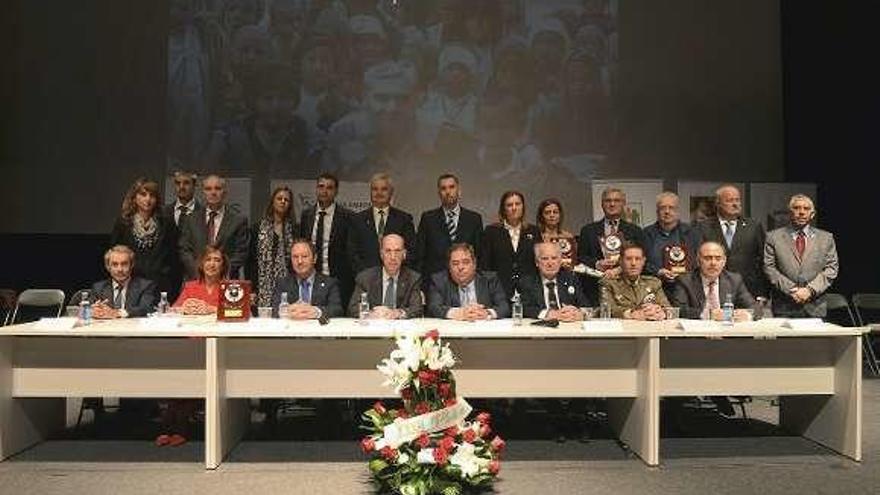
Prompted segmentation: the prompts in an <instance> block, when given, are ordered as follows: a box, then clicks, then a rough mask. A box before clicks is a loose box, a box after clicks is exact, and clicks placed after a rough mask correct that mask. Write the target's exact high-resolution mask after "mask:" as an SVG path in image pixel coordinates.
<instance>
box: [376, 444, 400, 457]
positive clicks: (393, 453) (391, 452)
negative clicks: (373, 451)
mask: <svg viewBox="0 0 880 495" xmlns="http://www.w3.org/2000/svg"><path fill="white" fill-rule="evenodd" d="M379 453H380V454H381V455H382V457H384V458H385V460H386V461H393V460H394V459H397V449H392V448H391V447H389V446H387V445H386V446H384V447H382V450H380V451H379Z"/></svg>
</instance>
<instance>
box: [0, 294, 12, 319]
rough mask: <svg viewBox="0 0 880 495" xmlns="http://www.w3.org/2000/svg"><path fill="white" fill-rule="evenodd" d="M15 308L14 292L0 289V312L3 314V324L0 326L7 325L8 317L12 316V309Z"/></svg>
mask: <svg viewBox="0 0 880 495" xmlns="http://www.w3.org/2000/svg"><path fill="white" fill-rule="evenodd" d="M13 308H15V291H14V290H12V289H0V311H2V312H3V322H2V323H0V326H5V325H6V324H8V323H9V317H10V316H12V309H13Z"/></svg>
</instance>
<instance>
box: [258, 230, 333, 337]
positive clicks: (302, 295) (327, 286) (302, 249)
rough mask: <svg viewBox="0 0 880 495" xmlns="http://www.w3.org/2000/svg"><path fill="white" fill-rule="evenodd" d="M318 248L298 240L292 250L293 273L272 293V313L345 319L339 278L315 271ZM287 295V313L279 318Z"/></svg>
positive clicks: (293, 316) (288, 315)
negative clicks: (316, 249) (279, 305)
mask: <svg viewBox="0 0 880 495" xmlns="http://www.w3.org/2000/svg"><path fill="white" fill-rule="evenodd" d="M316 259H317V256H316V254H315V248H314V247H313V246H312V243H311V242H309V241H308V240H306V239H296V240H294V241H293V245H292V246H291V248H290V265H291V266H292V267H293V273H291V274H290V275H288V276H286V277H284V278H282V279H281V280H279V281H278V283H277V284H275V293H274V294H272V313H273V314H274V315H276V316H279V317H281V318H290V319H293V320H313V319H321V318H330V317H336V316H342V315H343V314H344V312H343V310H342V299H340V296H339V284H338V283H337V282H336V279H335V278H332V277H328V276H326V275H324V274H321V273H318V272H317V271H315V260H316ZM284 292H286V293H287V301H288V302H290V303H292V304H290V306H288V309H287V314H285V315H278V304H279V303H280V302H281V294H282V293H284Z"/></svg>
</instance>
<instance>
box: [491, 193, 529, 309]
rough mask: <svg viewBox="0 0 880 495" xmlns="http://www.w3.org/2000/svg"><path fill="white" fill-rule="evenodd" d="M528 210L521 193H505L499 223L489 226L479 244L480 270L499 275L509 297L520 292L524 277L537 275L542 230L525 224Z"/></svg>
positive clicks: (499, 210)
mask: <svg viewBox="0 0 880 495" xmlns="http://www.w3.org/2000/svg"><path fill="white" fill-rule="evenodd" d="M525 209H526V203H525V197H524V196H523V194H522V193H521V192H519V191H507V192H506V193H504V194H502V195H501V201H500V202H499V205H498V218H499V221H498V222H496V223H493V224H491V225H487V226H486V229H485V230H484V231H483V240H482V242H481V243H480V262H479V265H480V270H483V271H491V272H495V273H497V274H498V279H499V280H500V281H501V285H503V286H504V292H505V293H506V294H507V297H508V298H510V297H513V293H514V291H516V292H519V281H520V279H521V278H522V277H524V276H527V275H536V274H537V273H538V270H537V267H536V266H535V251H534V246H535V243H536V242H541V231H540V230H538V227H536V226H534V225H529V224H527V223H526V222H525Z"/></svg>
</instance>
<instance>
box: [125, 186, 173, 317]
mask: <svg viewBox="0 0 880 495" xmlns="http://www.w3.org/2000/svg"><path fill="white" fill-rule="evenodd" d="M161 204H162V200H161V195H160V194H159V184H158V183H156V182H154V181H151V180H147V179H145V178H143V177H141V178H139V179H137V180H136V181H134V184H132V186H131V188H130V189H129V190H128V193H126V195H125V199H124V200H123V201H122V212H121V214H120V216H119V218H117V219H116V223H114V225H113V231H112V232H111V233H110V246H116V245H117V244H122V245H124V246H128V247H129V248H131V250H132V251H134V255H135V256H134V270H133V272H132V274H133V275H134V276H138V277H143V278H145V279H147V280H152V281H153V282H155V283H156V286H157V287H158V289H159V291H162V292H170V293H171V296H169V300H170V301H173V300H174V299H173V297H174V296H176V294H177V292H178V291H179V289H180V281H179V280H176V277H175V274H176V273H177V272H178V270H177V268H178V267H179V262H178V258H177V226H176V225H175V224H174V219H173V218H169V217H166V216H164V215H163V214H162V208H160V205H161Z"/></svg>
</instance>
